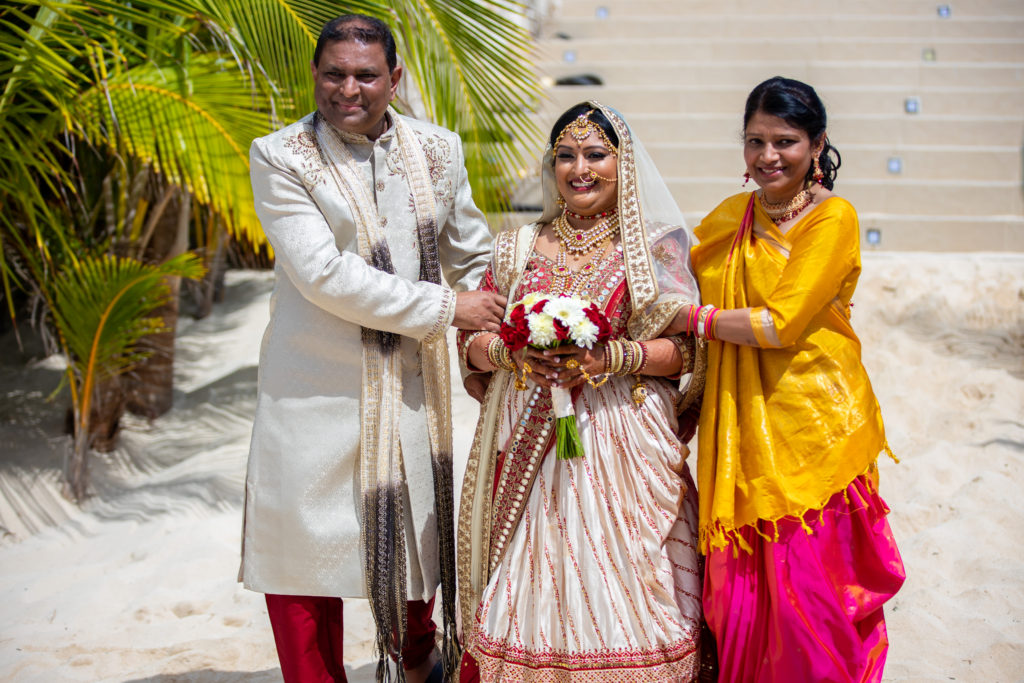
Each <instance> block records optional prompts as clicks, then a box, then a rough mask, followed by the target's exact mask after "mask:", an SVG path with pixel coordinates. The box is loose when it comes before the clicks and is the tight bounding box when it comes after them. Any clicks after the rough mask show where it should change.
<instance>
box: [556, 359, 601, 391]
mask: <svg viewBox="0 0 1024 683" xmlns="http://www.w3.org/2000/svg"><path fill="white" fill-rule="evenodd" d="M565 367H567V368H569V369H570V370H575V369H577V368H579V371H580V374H581V375H583V379H585V380H587V384H589V385H590V386H592V387H594V388H595V389H597V388H598V387H599V386H601V385H602V384H604V383H605V382H607V381H608V378H609V377H611V375H609V374H608V373H604V374H602V375H598V377H601V378H602V379H601V381H600V382H594V378H593V377H591V376H590V374H589V373H588V372H587V369H586V368H585V367H583V366H582V365H580V362H579V361H578V360H576V359H575V358H570V359H569V360H568V362H566V364H565Z"/></svg>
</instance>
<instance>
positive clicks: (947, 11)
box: [935, 5, 953, 19]
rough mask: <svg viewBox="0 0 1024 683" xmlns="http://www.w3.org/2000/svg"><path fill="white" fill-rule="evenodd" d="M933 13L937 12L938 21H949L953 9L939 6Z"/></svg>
mask: <svg viewBox="0 0 1024 683" xmlns="http://www.w3.org/2000/svg"><path fill="white" fill-rule="evenodd" d="M935 11H936V12H938V14H939V18H940V19H949V18H950V17H951V16H953V8H952V7H950V6H949V5H939V6H938V7H936V8H935Z"/></svg>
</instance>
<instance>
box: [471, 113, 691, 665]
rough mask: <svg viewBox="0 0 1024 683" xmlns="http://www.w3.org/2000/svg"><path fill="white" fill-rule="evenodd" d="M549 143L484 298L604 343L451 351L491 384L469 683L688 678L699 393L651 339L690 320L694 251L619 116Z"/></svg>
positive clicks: (661, 342) (674, 344) (566, 117)
mask: <svg viewBox="0 0 1024 683" xmlns="http://www.w3.org/2000/svg"><path fill="white" fill-rule="evenodd" d="M549 142H550V145H549V147H548V148H547V150H546V152H545V155H544V159H543V161H542V175H543V180H544V212H543V215H542V216H541V219H540V220H539V221H538V222H536V223H531V224H529V225H526V226H523V227H521V228H518V229H513V230H508V231H505V232H503V233H502V234H500V235H499V236H498V237H497V239H496V240H495V246H494V253H493V259H492V262H491V265H490V268H489V270H488V272H487V273H486V275H485V277H484V280H483V281H482V283H481V285H480V286H481V288H482V289H490V290H493V291H499V292H501V293H502V294H505V295H507V296H508V300H509V302H510V304H509V306H510V308H511V306H512V305H514V302H516V301H519V300H520V299H522V298H523V297H524V296H525V295H526V294H528V293H531V292H546V293H549V294H567V295H572V296H576V297H580V298H584V299H587V300H589V301H592V302H594V303H596V304H597V306H598V307H599V308H600V309H601V310H603V311H604V313H605V315H606V316H607V318H608V319H609V321H610V323H611V328H612V336H611V340H610V341H609V342H607V343H606V344H599V345H595V347H594V348H593V349H585V348H578V347H576V346H567V347H559V348H557V349H555V350H549V351H539V350H536V349H533V348H531V347H527V348H526V349H525V350H523V351H521V352H517V353H515V354H511V353H510V352H509V350H508V348H507V347H506V346H505V344H504V342H503V341H502V339H501V337H500V336H498V335H495V334H493V333H489V332H470V333H462V334H461V335H460V353H461V357H462V360H463V362H464V363H465V365H466V367H467V368H468V369H469V370H470V371H472V372H484V373H486V372H494V376H493V379H492V380H491V382H490V384H489V386H488V390H487V393H486V397H485V399H484V407H483V409H482V412H481V418H480V422H479V424H478V425H477V431H476V437H475V439H474V444H473V449H472V452H471V454H470V459H469V464H468V467H467V471H466V478H465V481H464V484H463V491H462V506H461V511H460V517H459V539H458V551H459V560H458V565H459V566H458V569H459V577H458V578H459V586H460V591H461V600H460V602H461V609H462V627H463V634H464V642H465V645H466V654H465V656H464V658H463V664H462V670H461V674H460V675H461V680H462V681H474V680H478V679H479V680H482V681H608V682H609V683H612V682H615V683H619V682H620V681H623V680H644V681H689V680H693V679H695V678H696V675H697V671H698V654H699V653H698V645H699V643H698V636H699V633H700V622H701V577H700V571H699V567H698V559H697V551H696V546H697V543H696V521H697V518H696V515H697V511H696V505H695V503H696V498H695V491H694V488H693V485H692V482H691V480H690V478H689V473H688V471H687V467H686V457H687V455H688V452H689V451H688V449H687V447H686V445H685V443H686V440H688V439H689V438H690V436H691V435H692V430H693V426H692V425H693V418H692V415H691V412H690V411H689V407H690V406H691V405H693V404H694V402H695V398H696V397H697V396H698V395H699V392H700V389H701V384H702V378H701V377H700V375H701V370H700V369H698V371H697V372H694V367H693V365H694V357H695V356H696V355H697V354H696V353H695V348H694V341H693V337H692V336H686V337H677V338H663V337H659V335H661V334H662V332H663V331H664V329H665V328H666V326H667V325H668V324H669V323H670V322H671V321H672V320H673V318H674V317H675V316H676V314H677V313H679V312H680V311H681V310H683V309H684V308H686V309H689V307H690V306H693V305H699V295H698V292H697V285H696V282H695V280H694V277H693V274H692V272H691V269H690V260H689V252H690V241H691V240H690V236H689V234H688V233H687V231H686V229H685V227H684V225H683V219H682V215H681V214H680V212H679V209H678V207H677V206H676V204H675V202H674V200H673V199H672V197H671V195H670V194H669V192H668V188H667V187H666V186H665V183H664V181H663V180H662V178H661V176H660V175H659V174H658V172H657V170H656V169H655V167H654V165H653V163H652V162H651V160H650V158H649V157H648V155H647V153H646V152H645V151H644V149H643V147H642V146H641V145H640V143H639V141H637V139H636V138H635V137H634V136H633V135H632V133H631V131H630V130H629V128H628V127H627V125H626V123H625V121H624V120H623V119H622V117H621V116H620V115H619V114H618V113H617V112H615V111H613V110H611V109H609V108H607V107H604V106H602V105H601V104H599V103H597V102H587V103H583V104H580V105H576V106H574V107H572V108H571V109H569V110H568V111H566V112H565V113H564V114H563V115H562V116H561V117H560V118H559V120H558V121H557V122H556V123H555V125H554V127H553V129H552V131H551V136H550V138H549ZM517 380H518V381H517ZM517 385H518V386H519V387H520V388H517ZM556 385H557V386H561V387H565V388H569V389H571V390H572V398H573V406H574V409H575V414H576V420H577V425H578V428H579V435H580V439H581V442H582V444H583V450H584V454H583V456H582V457H576V458H571V459H564V460H563V459H559V458H557V457H556V456H555V449H554V447H553V440H554V438H553V437H554V431H555V430H554V429H553V428H552V425H553V418H552V413H551V394H550V391H549V388H550V387H552V386H556ZM523 387H525V388H523ZM681 416H682V417H681Z"/></svg>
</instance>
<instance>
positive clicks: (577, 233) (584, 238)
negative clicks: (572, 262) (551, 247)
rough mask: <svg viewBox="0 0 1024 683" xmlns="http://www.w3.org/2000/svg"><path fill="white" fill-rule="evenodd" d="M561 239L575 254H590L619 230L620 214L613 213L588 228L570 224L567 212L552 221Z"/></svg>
mask: <svg viewBox="0 0 1024 683" xmlns="http://www.w3.org/2000/svg"><path fill="white" fill-rule="evenodd" d="M551 226H552V227H553V228H554V230H555V234H556V235H558V239H559V241H560V242H561V243H562V244H563V245H564V246H565V248H566V250H568V251H569V253H571V254H572V255H573V256H581V255H583V254H588V253H590V251H591V250H592V249H593V248H594V247H596V246H597V245H598V244H600V243H601V242H603V241H604V240H606V239H611V238H612V237H614V236H615V235H616V234H617V233H618V232H619V219H618V216H616V215H615V214H612V215H611V216H609V217H608V218H605V219H603V220H601V221H600V222H598V223H597V224H595V225H593V226H592V227H590V228H587V229H586V230H580V229H578V228H574V227H572V226H571V225H569V219H568V218H566V215H565V213H563V214H562V215H561V216H559V217H558V218H556V219H555V220H554V221H552V222H551Z"/></svg>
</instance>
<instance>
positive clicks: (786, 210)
mask: <svg viewBox="0 0 1024 683" xmlns="http://www.w3.org/2000/svg"><path fill="white" fill-rule="evenodd" d="M757 198H758V200H759V201H760V202H761V208H762V209H764V212H765V213H766V214H768V217H769V218H771V219H772V223H775V225H781V224H783V223H785V222H786V221H788V220H792V219H793V218H796V216H797V215H798V214H799V213H800V212H801V211H803V210H804V209H806V208H807V207H808V206H810V204H811V201H813V199H814V197H812V196H811V193H810V192H808V191H807V190H800V191H799V192H797V193H796V195H795V196H794V197H793V198H792V199H789V200H786V201H784V202H775V203H772V202H769V201H768V200H766V199H765V198H764V190H758V192H757Z"/></svg>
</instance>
